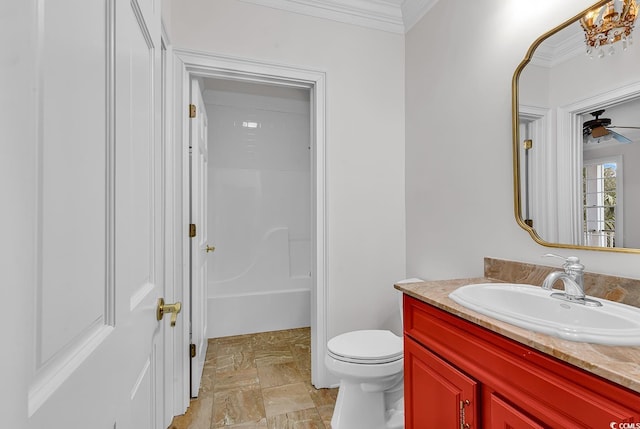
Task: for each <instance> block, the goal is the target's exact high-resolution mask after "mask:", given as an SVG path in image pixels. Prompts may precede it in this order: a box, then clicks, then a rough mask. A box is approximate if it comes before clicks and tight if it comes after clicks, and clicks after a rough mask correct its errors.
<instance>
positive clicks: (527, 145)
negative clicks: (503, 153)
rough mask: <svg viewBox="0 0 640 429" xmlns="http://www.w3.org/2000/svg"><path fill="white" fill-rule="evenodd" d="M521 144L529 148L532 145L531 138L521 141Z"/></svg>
mask: <svg viewBox="0 0 640 429" xmlns="http://www.w3.org/2000/svg"><path fill="white" fill-rule="evenodd" d="M522 146H523V147H524V148H525V149H527V150H528V149H531V148H532V147H533V140H531V139H527V140H525V141H524V142H522Z"/></svg>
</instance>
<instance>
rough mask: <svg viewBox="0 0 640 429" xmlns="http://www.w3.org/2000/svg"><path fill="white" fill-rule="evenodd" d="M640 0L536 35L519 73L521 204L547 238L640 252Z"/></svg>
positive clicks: (601, 7) (520, 216) (610, 1)
mask: <svg viewBox="0 0 640 429" xmlns="http://www.w3.org/2000/svg"><path fill="white" fill-rule="evenodd" d="M637 13H638V6H637V3H636V0H603V1H599V2H597V3H595V4H594V5H593V6H591V7H589V8H588V9H586V10H584V11H581V12H580V13H578V14H577V15H576V16H574V17H573V18H572V19H570V20H568V21H566V22H564V23H563V24H561V25H559V26H558V27H556V28H554V29H552V30H550V31H548V32H547V33H545V34H543V35H542V36H540V37H539V38H538V39H536V40H535V41H534V42H533V44H532V45H531V47H530V48H529V50H528V51H527V53H526V55H525V58H524V60H523V61H522V62H521V63H520V65H519V66H518V68H517V69H516V71H515V73H514V76H513V81H512V93H513V97H512V123H513V179H514V208H515V217H516V221H517V222H518V224H519V225H520V226H521V227H522V228H524V229H525V230H526V231H528V232H529V234H530V235H531V237H532V238H533V239H534V240H535V241H536V242H538V243H539V244H542V245H544V246H548V247H560V248H572V249H590V250H603V251H614V252H631V253H640V69H638V64H640V36H637V35H636V37H638V39H639V40H638V41H637V42H636V43H633V40H632V38H633V36H634V34H633V27H634V22H635V19H636V15H637Z"/></svg>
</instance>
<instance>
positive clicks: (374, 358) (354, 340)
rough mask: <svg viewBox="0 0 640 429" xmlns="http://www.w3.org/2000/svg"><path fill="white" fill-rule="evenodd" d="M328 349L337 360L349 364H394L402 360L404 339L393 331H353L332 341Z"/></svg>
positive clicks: (328, 344)
mask: <svg viewBox="0 0 640 429" xmlns="http://www.w3.org/2000/svg"><path fill="white" fill-rule="evenodd" d="M327 349H328V351H329V354H330V355H332V356H333V357H335V358H336V359H338V360H344V361H347V362H360V363H370V364H373V363H386V362H393V361H396V360H398V359H401V358H402V338H401V337H398V336H397V335H395V334H394V333H393V332H391V331H382V330H368V331H353V332H347V333H346V334H342V335H338V336H337V337H333V338H332V339H330V340H329V342H328V343H327Z"/></svg>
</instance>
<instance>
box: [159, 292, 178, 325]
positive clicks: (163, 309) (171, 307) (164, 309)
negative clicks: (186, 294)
mask: <svg viewBox="0 0 640 429" xmlns="http://www.w3.org/2000/svg"><path fill="white" fill-rule="evenodd" d="M180 311H182V303H181V302H176V303H175V304H165V303H164V298H158V309H157V310H156V319H158V320H162V318H163V317H164V313H171V326H176V320H177V319H178V313H180Z"/></svg>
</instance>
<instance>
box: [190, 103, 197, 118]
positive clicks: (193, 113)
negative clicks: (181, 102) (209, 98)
mask: <svg viewBox="0 0 640 429" xmlns="http://www.w3.org/2000/svg"><path fill="white" fill-rule="evenodd" d="M189 117H190V118H195V117H196V105H195V104H189Z"/></svg>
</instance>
